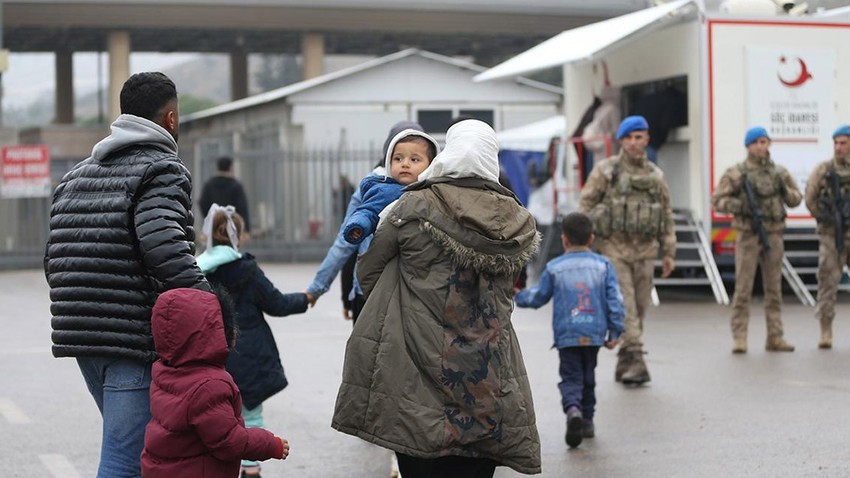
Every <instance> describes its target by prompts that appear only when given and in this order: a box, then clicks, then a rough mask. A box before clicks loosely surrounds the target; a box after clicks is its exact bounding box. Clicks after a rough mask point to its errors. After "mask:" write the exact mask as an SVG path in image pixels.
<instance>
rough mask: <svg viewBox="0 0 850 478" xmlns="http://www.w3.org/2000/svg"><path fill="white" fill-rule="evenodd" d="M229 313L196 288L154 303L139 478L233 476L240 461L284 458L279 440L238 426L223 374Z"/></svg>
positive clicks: (231, 331)
mask: <svg viewBox="0 0 850 478" xmlns="http://www.w3.org/2000/svg"><path fill="white" fill-rule="evenodd" d="M222 302H225V303H226V301H222ZM230 309H231V307H224V308H223V307H222V305H221V302H219V298H218V297H217V296H216V295H215V294H213V293H210V292H206V291H202V290H198V289H172V290H169V291H166V292H164V293H163V294H161V295H160V296H159V298H157V301H156V303H155V304H154V307H153V313H152V316H151V331H152V333H153V340H154V347H155V349H156V353H157V355H158V356H159V359H158V360H157V361H156V362H154V364H153V368H152V371H151V378H152V381H151V391H150V394H151V421H150V422H148V425H147V427H146V428H145V447H144V450H143V451H142V476H144V478H173V477H177V476H191V477H193V478H233V477H235V476H236V475H237V473H239V461H240V460H241V459H243V458H248V459H252V460H267V459H269V458H277V459H285V458H286V457H287V456H288V455H289V443H288V442H287V441H286V440H284V439H283V438H280V437H278V436H275V435H274V434H272V433H271V432H269V431H268V430H263V429H261V428H245V423H244V421H243V420H242V414H241V409H242V397H241V396H240V394H239V389H238V388H237V387H236V383H234V382H233V379H232V378H231V377H230V374H229V373H227V371H226V370H225V368H224V363H225V361H226V360H227V356H228V354H229V352H230V348H231V347H232V346H233V344H234V343H235V340H236V326H235V318H234V317H233V312H232V310H230Z"/></svg>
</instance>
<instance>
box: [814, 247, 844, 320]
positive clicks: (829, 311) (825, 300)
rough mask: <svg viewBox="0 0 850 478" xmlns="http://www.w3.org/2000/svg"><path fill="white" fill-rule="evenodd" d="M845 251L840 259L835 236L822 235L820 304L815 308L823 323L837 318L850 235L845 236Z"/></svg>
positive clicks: (819, 252)
mask: <svg viewBox="0 0 850 478" xmlns="http://www.w3.org/2000/svg"><path fill="white" fill-rule="evenodd" d="M844 244H846V246H845V247H844V251H842V252H841V254H840V257H839V253H838V250H836V248H835V236H834V235H833V234H832V233H831V232H830V233H829V234H821V235H820V246H819V247H818V304H817V306H816V307H815V318H817V319H818V320H821V321H829V322H832V319H833V318H835V300H836V298H837V295H838V283H839V281H841V273H842V271H843V270H844V265H845V264H847V260H848V251H850V234H845V235H844Z"/></svg>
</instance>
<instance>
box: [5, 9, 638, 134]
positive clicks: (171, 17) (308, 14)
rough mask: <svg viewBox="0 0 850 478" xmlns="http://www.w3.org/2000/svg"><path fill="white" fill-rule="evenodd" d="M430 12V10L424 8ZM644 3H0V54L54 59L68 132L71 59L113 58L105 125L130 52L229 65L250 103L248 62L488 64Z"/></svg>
mask: <svg viewBox="0 0 850 478" xmlns="http://www.w3.org/2000/svg"><path fill="white" fill-rule="evenodd" d="M426 3H427V4H426ZM649 3H651V2H650V1H648V0H594V1H593V2H588V1H586V0H533V1H532V0H428V1H427V2H423V1H421V0H418V1H414V0H392V1H387V0H385V1H378V0H241V1H234V0H231V1H227V0H180V1H165V0H122V1H120V2H119V1H114V0H86V1H78V0H17V1H15V0H0V5H2V42H3V45H2V46H3V47H4V48H7V49H8V50H10V51H12V52H16V53H17V52H54V53H55V55H56V85H57V88H56V116H55V118H56V123H60V124H62V123H73V121H74V107H73V105H74V101H73V98H74V91H73V82H72V78H73V53H74V52H93V51H101V52H108V54H109V83H110V94H109V98H110V107H109V114H110V117H111V118H114V117H115V116H117V115H118V104H117V98H118V92H119V91H120V88H121V85H122V84H123V82H124V80H125V79H126V78H127V77H128V76H129V74H130V60H129V57H130V53H131V52H217V53H228V54H229V55H230V58H231V85H232V91H231V97H232V99H239V98H243V97H245V96H247V93H248V60H247V58H248V54H249V53H293V54H301V55H302V57H303V71H304V77H305V79H306V78H311V77H314V76H318V75H320V74H322V58H323V55H325V54H326V53H339V54H346V53H356V54H375V55H383V54H387V53H391V52H394V51H397V50H399V49H402V48H405V47H410V46H416V47H419V48H423V49H426V50H430V51H435V52H439V53H442V54H445V55H467V56H472V57H474V58H475V60H476V62H477V63H480V64H484V65H487V64H493V63H495V62H497V61H500V60H502V59H504V58H505V57H507V56H509V55H511V54H515V53H518V52H520V51H524V50H526V49H528V48H530V47H532V46H534V45H536V44H537V43H540V42H541V41H543V40H545V39H547V38H549V37H550V36H552V35H554V34H556V33H559V32H561V31H563V30H565V29H569V28H573V27H576V26H580V25H585V24H587V23H592V22H595V21H599V20H601V19H604V18H608V17H611V16H615V15H620V14H623V13H627V12H629V11H634V10H636V9H639V8H644V7H646V6H647V5H648V4H649Z"/></svg>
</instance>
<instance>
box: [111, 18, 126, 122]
mask: <svg viewBox="0 0 850 478" xmlns="http://www.w3.org/2000/svg"><path fill="white" fill-rule="evenodd" d="M107 51H108V52H109V118H107V121H108V122H110V123H111V122H112V121H114V120H115V118H117V117H118V115H120V114H121V103H120V97H121V87H123V86H124V82H125V81H127V78H129V77H130V32H128V31H126V30H120V31H113V32H109V36H108V37H107Z"/></svg>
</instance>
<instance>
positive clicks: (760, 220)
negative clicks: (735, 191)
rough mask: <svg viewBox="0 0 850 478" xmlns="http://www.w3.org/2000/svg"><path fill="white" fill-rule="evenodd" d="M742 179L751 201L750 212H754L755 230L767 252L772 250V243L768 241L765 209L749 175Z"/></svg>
mask: <svg viewBox="0 0 850 478" xmlns="http://www.w3.org/2000/svg"><path fill="white" fill-rule="evenodd" d="M741 179H742V181H743V183H744V192H746V193H747V203H749V206H750V213H751V214H752V229H753V232H754V233H756V234H758V235H759V242H761V247H762V250H764V252H767V251H769V250H770V243H769V242H768V241H767V231H766V230H765V229H764V211H762V210H761V208H760V207H759V205H758V203H757V202H756V195H755V193H754V192H753V184H752V183H751V182H750V180H749V179H748V178H747V175H746V174H745V175H744V176H743V177H742V178H741Z"/></svg>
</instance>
